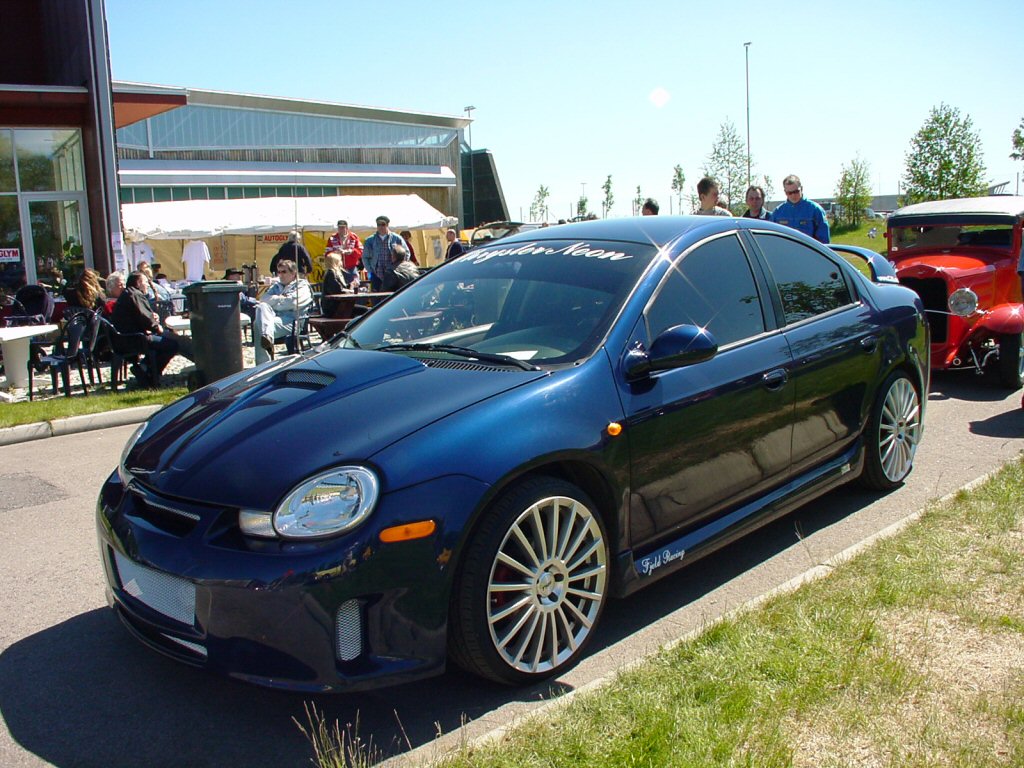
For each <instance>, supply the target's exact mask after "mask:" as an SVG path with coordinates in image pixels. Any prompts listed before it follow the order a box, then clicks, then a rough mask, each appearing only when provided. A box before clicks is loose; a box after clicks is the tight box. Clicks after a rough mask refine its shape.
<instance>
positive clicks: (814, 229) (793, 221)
mask: <svg viewBox="0 0 1024 768" xmlns="http://www.w3.org/2000/svg"><path fill="white" fill-rule="evenodd" d="M782 189H783V191H784V192H785V193H786V202H784V203H783V204H782V205H780V206H779V207H778V208H776V209H775V210H774V211H772V221H774V222H775V223H776V224H785V225H786V226H787V227H792V228H793V229H797V230H799V231H801V232H803V233H804V234H805V235H810V236H811V237H813V238H814V239H815V240H817V241H819V242H822V243H827V242H828V241H829V232H828V219H826V218H825V210H824V209H823V208H822V207H821V206H820V205H818V204H817V203H816V202H814V201H813V200H808V199H807V198H805V197H804V188H803V185H802V184H801V183H800V177H799V176H796V175H794V174H790V175H789V176H787V177H786V178H784V179H783V180H782Z"/></svg>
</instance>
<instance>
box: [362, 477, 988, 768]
mask: <svg viewBox="0 0 1024 768" xmlns="http://www.w3.org/2000/svg"><path fill="white" fill-rule="evenodd" d="M1004 466H1005V465H1004ZM1000 470H1001V467H1000V468H999V469H995V470H992V471H991V472H987V473H985V474H984V475H982V476H981V477H978V478H975V479H974V480H971V481H970V482H968V483H966V484H965V485H963V486H962V487H961V488H959V489H957V490H955V491H952V492H950V493H947V494H946V495H945V496H943V497H941V498H940V499H937V500H933V501H931V502H929V503H928V504H927V505H925V507H923V508H921V509H918V510H916V511H914V512H911V513H910V514H908V515H907V516H906V517H904V518H902V519H901V520H897V521H896V522H895V523H892V524H891V525H889V526H887V527H885V528H883V529H882V530H880V531H876V532H875V533H873V534H871V535H870V536H868V537H867V538H865V539H862V540H861V541H859V542H857V543H856V544H852V545H850V546H849V547H847V548H846V549H844V550H843V551H841V552H838V553H836V554H835V555H833V556H832V557H830V558H828V559H827V560H825V561H824V562H822V563H819V564H817V565H813V566H811V567H810V568H808V569H807V570H806V571H804V572H803V573H801V574H799V575H797V576H794V577H793V578H791V579H789V580H788V581H786V582H783V583H782V584H779V585H777V586H775V587H773V588H772V589H770V590H768V591H767V592H765V593H763V594H761V595H759V596H758V597H754V598H752V599H750V600H748V601H746V602H745V603H742V604H740V605H737V606H736V607H735V608H733V609H732V610H730V611H727V612H726V613H724V614H722V615H721V616H719V617H717V618H715V619H713V620H710V621H708V622H706V623H704V624H702V625H701V626H700V627H698V628H696V629H693V630H690V631H688V632H686V633H684V634H683V635H681V636H680V637H677V638H675V639H673V640H669V641H668V642H666V643H663V644H661V645H660V646H659V647H658V648H656V649H654V650H653V651H652V652H651V653H650V654H647V655H643V656H640V657H638V658H634V659H631V660H629V661H627V662H625V663H623V664H621V665H619V666H618V667H616V668H615V669H614V670H612V671H610V672H609V673H608V674H606V675H602V676H601V677H598V678H596V679H594V680H591V681H590V682H589V683H586V684H585V685H582V686H580V687H579V688H576V689H574V690H572V691H569V692H568V693H566V694H564V695H562V696H559V697H558V698H554V699H549V700H548V701H547V702H546V703H544V704H541V705H540V706H538V707H536V708H534V709H531V710H530V711H529V712H526V713H524V714H522V715H519V716H517V717H515V718H514V719H513V720H512V721H511V722H508V723H505V724H503V725H499V726H497V727H496V728H493V729H492V730H490V731H488V732H487V733H482V734H480V735H478V736H476V737H474V738H471V739H466V740H464V741H463V742H462V743H461V744H459V745H456V746H453V747H447V748H439V746H438V744H437V741H433V742H427V743H425V744H421V745H420V746H418V747H416V748H415V749H413V750H410V751H409V752H405V753H402V754H399V755H395V756H393V757H391V758H388V759H387V760H384V761H383V762H381V763H378V768H410V766H436V765H437V764H438V763H440V761H441V760H443V759H445V758H449V757H451V756H452V755H454V754H455V753H456V752H457V751H458V750H459V749H460V748H467V747H468V748H473V747H482V746H486V745H488V744H493V743H496V742H498V741H500V740H501V739H502V738H504V736H505V735H506V734H507V733H508V732H509V731H511V730H513V729H515V728H518V727H520V726H522V725H523V724H524V723H527V722H530V721H531V720H534V719H536V718H539V717H542V716H551V715H552V714H555V713H557V712H558V711H559V710H561V709H563V708H564V707H566V706H567V705H568V704H569V703H570V702H572V701H574V700H575V699H576V698H578V697H579V696H581V695H586V694H589V693H592V692H594V691H596V690H600V689H601V688H604V687H605V686H607V685H609V684H610V683H612V682H613V681H614V680H615V679H616V678H617V677H618V676H619V675H620V674H622V673H624V672H627V671H629V670H631V669H633V668H634V667H638V666H640V665H641V664H643V663H645V662H646V661H648V660H649V659H650V658H651V657H653V656H654V655H655V654H657V653H660V652H662V651H665V650H671V649H672V648H675V647H676V646H679V645H681V644H683V643H685V642H687V641H689V640H692V639H693V638H695V637H698V636H700V635H701V634H702V633H703V632H706V631H707V630H708V629H709V628H710V627H713V626H715V625H716V624H719V623H721V622H723V621H726V620H727V619H730V618H733V617H735V616H737V615H740V614H743V613H746V612H748V611H751V610H754V609H755V608H757V607H758V606H760V605H762V604H764V603H766V602H767V601H769V600H771V599H772V598H773V597H776V596H778V595H783V594H786V593H787V592H794V591H795V590H797V589H799V588H800V587H801V586H803V585H804V584H808V583H811V582H813V581H817V580H818V579H821V578H824V577H825V576H828V575H829V574H830V573H831V572H832V571H833V569H835V568H836V566H838V565H841V564H842V563H845V562H847V561H849V560H852V559H853V558H854V557H856V556H857V555H859V554H860V553H861V552H863V551H865V550H866V549H869V548H870V547H871V546H872V545H874V544H876V543H878V542H879V541H882V540H884V539H889V538H892V537H893V536H895V535H896V534H897V533H899V532H900V531H902V530H903V529H904V528H906V527H907V526H909V525H910V524H912V523H914V522H916V521H917V520H919V519H920V518H921V516H922V515H924V513H925V512H926V511H927V510H928V509H930V508H931V507H932V506H935V505H942V504H945V503H946V502H948V501H950V500H951V499H952V498H953V497H955V496H956V494H958V493H960V492H961V491H970V490H972V489H974V488H977V487H978V486H979V485H981V484H982V483H984V482H986V481H987V480H989V479H990V478H991V477H992V476H993V475H995V474H997V473H998V472H999V471H1000Z"/></svg>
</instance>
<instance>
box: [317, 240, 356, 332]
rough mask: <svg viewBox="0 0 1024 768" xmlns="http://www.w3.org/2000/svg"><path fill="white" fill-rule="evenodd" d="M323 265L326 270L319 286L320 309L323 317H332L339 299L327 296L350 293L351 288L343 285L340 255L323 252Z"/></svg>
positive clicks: (338, 304) (339, 302)
mask: <svg viewBox="0 0 1024 768" xmlns="http://www.w3.org/2000/svg"><path fill="white" fill-rule="evenodd" d="M324 266H325V267H326V271H325V272H324V281H323V284H322V287H321V291H322V295H321V298H320V310H321V311H322V312H323V314H324V316H325V317H334V314H335V312H337V310H338V307H339V306H340V304H341V301H340V300H338V299H329V298H327V297H328V296H330V295H332V294H339V293H352V290H351V289H350V288H349V287H348V286H347V285H345V278H344V276H343V275H342V274H341V256H339V255H338V254H337V253H333V252H330V253H325V254H324Z"/></svg>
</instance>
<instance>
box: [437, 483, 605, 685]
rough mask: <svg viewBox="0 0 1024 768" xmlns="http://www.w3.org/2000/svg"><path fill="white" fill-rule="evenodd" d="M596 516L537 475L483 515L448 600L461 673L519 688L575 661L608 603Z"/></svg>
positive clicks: (571, 490)
mask: <svg viewBox="0 0 1024 768" xmlns="http://www.w3.org/2000/svg"><path fill="white" fill-rule="evenodd" d="M596 509H597V508H596V507H595V505H594V503H593V502H592V501H591V500H590V499H589V498H588V497H587V495H586V494H585V493H583V491H581V490H580V489H579V488H577V487H576V486H574V485H572V484H570V483H567V482H564V481H562V480H557V479H554V478H550V477H536V478H530V479H526V480H524V481H523V482H521V483H519V484H518V485H516V486H513V487H512V488H511V489H510V490H508V491H507V492H505V493H504V494H502V495H501V496H500V497H499V498H498V499H497V500H496V501H495V502H494V503H493V504H492V505H491V506H490V507H489V508H488V509H487V510H486V511H485V512H484V515H483V518H482V522H481V523H480V525H479V527H478V528H477V530H476V531H474V532H473V534H472V539H471V540H470V541H469V543H468V545H467V550H466V555H465V557H464V558H463V562H462V565H461V567H460V569H459V572H458V574H457V576H456V580H455V586H454V589H453V593H452V603H451V611H450V615H449V635H448V648H449V655H450V656H451V658H452V659H453V660H454V661H455V662H456V663H457V664H458V665H459V666H461V667H463V668H464V669H466V670H467V671H469V672H471V673H473V674H476V675H479V676H481V677H485V678H488V679H490V680H494V681H496V682H500V683H504V684H507V685H524V684H529V683H533V682H536V681H539V680H543V679H545V678H548V677H552V676H554V675H558V674H560V673H562V672H564V671H565V670H567V669H569V668H570V667H571V666H573V665H574V664H576V662H578V661H579V660H580V658H581V657H582V655H583V652H584V649H585V648H586V646H587V644H588V642H589V641H590V639H591V637H592V636H593V634H594V630H595V629H596V627H597V623H598V620H599V619H600V617H601V613H602V612H603V610H604V605H605V603H606V602H607V598H608V583H609V578H608V574H609V564H608V558H609V555H608V539H607V535H606V534H605V528H604V523H603V521H602V520H601V517H600V515H599V514H598V513H597V511H596ZM549 542H551V544H550V545H549Z"/></svg>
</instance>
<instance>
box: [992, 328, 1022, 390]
mask: <svg viewBox="0 0 1024 768" xmlns="http://www.w3.org/2000/svg"><path fill="white" fill-rule="evenodd" d="M1022 343H1024V335H1022V334H1019V333H1014V334H1008V335H1006V336H1000V337H999V360H998V364H997V368H996V371H997V374H998V376H999V384H1000V386H1003V387H1006V388H1007V389H1020V385H1021V383H1022V381H1024V370H1022V367H1021V366H1024V356H1022V355H1021V344H1022Z"/></svg>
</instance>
